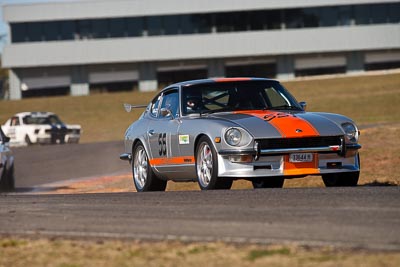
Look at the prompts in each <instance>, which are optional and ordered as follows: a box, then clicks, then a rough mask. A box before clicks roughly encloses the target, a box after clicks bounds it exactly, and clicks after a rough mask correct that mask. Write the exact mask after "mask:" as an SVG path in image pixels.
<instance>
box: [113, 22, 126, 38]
mask: <svg viewBox="0 0 400 267" xmlns="http://www.w3.org/2000/svg"><path fill="white" fill-rule="evenodd" d="M124 36H125V21H124V19H123V18H117V19H110V37H114V38H118V37H124Z"/></svg>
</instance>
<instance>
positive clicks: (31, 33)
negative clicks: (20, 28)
mask: <svg viewBox="0 0 400 267" xmlns="http://www.w3.org/2000/svg"><path fill="white" fill-rule="evenodd" d="M42 28H43V27H42V22H31V23H29V24H28V25H27V35H28V40H29V42H40V41H42Z"/></svg>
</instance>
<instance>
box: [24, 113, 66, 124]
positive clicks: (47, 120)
mask: <svg viewBox="0 0 400 267" xmlns="http://www.w3.org/2000/svg"><path fill="white" fill-rule="evenodd" d="M22 120H23V122H24V124H63V123H62V121H61V120H60V119H59V118H58V117H57V116H56V115H50V116H31V115H28V116H25V117H24V118H23V119H22Z"/></svg>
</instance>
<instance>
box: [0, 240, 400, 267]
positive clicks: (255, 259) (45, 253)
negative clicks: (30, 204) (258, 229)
mask: <svg viewBox="0 0 400 267" xmlns="http://www.w3.org/2000/svg"><path fill="white" fill-rule="evenodd" d="M399 265H400V253H399V252H379V251H359V250H345V249H340V250H339V249H335V248H332V247H323V248H307V247H301V246H297V245H295V244H293V245H285V246H280V245H235V244H225V243H182V242H177V241H173V242H172V241H171V242H139V241H126V242H125V241H113V240H106V241H104V240H97V241H96V240H88V241H82V240H61V239H52V240H49V239H32V240H28V239H10V238H3V239H0V266H1V267H2V266H13V267H19V266H21V267H25V266H30V267H36V266H38V267H39V266H40V267H43V266H54V267H81V266H82V267H83V266H85V267H91V266H95V267H101V266H107V267H113V266H115V267H117V266H118V267H123V266H148V267H151V266H165V267H169V266H171V267H172V266H191V267H197V266H201V267H202V266H276V267H289V266H290V267H296V266H310V267H313V266H316V267H317V266H318V267H324V266H327V267H328V266H343V267H347V266H349V267H350V266H351V267H357V266H363V267H376V266H387V267H391V266H393V267H394V266H399Z"/></svg>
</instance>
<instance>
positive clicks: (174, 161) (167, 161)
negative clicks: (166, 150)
mask: <svg viewBox="0 0 400 267" xmlns="http://www.w3.org/2000/svg"><path fill="white" fill-rule="evenodd" d="M193 163H194V157H193V156H186V157H173V158H154V159H151V160H150V165H151V166H162V165H184V164H193Z"/></svg>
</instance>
